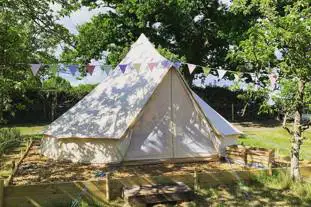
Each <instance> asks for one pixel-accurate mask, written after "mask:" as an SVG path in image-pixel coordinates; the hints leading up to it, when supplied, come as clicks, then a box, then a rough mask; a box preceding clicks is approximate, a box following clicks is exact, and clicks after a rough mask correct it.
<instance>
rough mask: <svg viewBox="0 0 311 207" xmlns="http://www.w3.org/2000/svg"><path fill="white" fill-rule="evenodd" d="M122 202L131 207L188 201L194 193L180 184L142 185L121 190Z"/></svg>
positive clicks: (192, 197)
mask: <svg viewBox="0 0 311 207" xmlns="http://www.w3.org/2000/svg"><path fill="white" fill-rule="evenodd" d="M123 197H124V200H125V201H126V202H127V203H128V204H129V205H131V206H149V205H154V204H160V203H172V202H178V201H190V200H193V199H194V192H193V191H192V190H191V188H189V187H188V186H187V185H185V184H184V183H182V182H177V183H174V184H170V185H144V186H134V187H125V188H123Z"/></svg>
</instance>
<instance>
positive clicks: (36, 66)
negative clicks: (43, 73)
mask: <svg viewBox="0 0 311 207" xmlns="http://www.w3.org/2000/svg"><path fill="white" fill-rule="evenodd" d="M30 66H31V71H32V74H33V75H36V74H37V72H38V71H39V69H40V67H41V66H42V64H30Z"/></svg>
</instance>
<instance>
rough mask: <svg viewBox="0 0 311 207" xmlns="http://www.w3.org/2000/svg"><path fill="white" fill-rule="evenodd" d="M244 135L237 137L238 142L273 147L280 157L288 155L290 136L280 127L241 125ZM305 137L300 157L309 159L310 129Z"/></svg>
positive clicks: (310, 149) (310, 155) (310, 146)
mask: <svg viewBox="0 0 311 207" xmlns="http://www.w3.org/2000/svg"><path fill="white" fill-rule="evenodd" d="M242 131H243V132H244V133H245V136H243V137H242V138H240V139H239V143H240V144H244V145H248V146H254V147H264V148H274V149H276V150H277V151H278V153H279V155H280V156H282V157H288V156H289V155H290V136H289V134H288V133H287V132H286V131H285V130H284V129H283V128H282V127H279V126H278V127H242ZM304 136H305V137H307V139H306V140H305V141H304V142H303V145H302V146H301V158H302V159H305V160H311V131H310V130H308V131H306V132H305V134H304Z"/></svg>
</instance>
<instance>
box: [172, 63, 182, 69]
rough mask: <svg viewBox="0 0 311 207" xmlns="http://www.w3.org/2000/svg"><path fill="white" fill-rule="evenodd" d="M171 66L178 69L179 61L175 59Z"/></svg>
mask: <svg viewBox="0 0 311 207" xmlns="http://www.w3.org/2000/svg"><path fill="white" fill-rule="evenodd" d="M173 66H174V67H175V68H176V69H177V70H178V69H179V68H180V66H181V62H179V61H176V62H174V63H173Z"/></svg>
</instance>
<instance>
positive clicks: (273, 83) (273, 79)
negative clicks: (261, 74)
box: [269, 73, 278, 90]
mask: <svg viewBox="0 0 311 207" xmlns="http://www.w3.org/2000/svg"><path fill="white" fill-rule="evenodd" d="M269 79H270V82H271V88H272V89H273V90H274V89H275V88H276V81H277V79H278V76H277V75H276V74H273V73H271V74H270V75H269Z"/></svg>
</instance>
